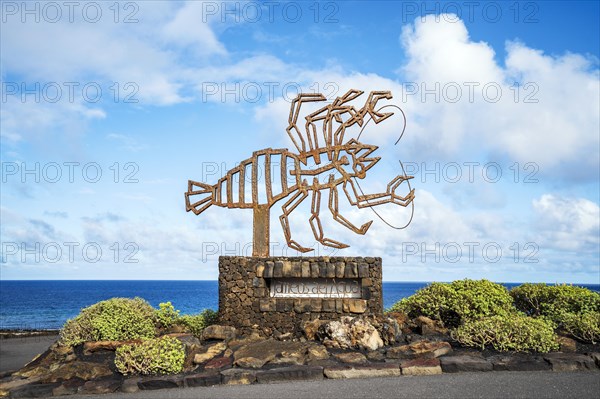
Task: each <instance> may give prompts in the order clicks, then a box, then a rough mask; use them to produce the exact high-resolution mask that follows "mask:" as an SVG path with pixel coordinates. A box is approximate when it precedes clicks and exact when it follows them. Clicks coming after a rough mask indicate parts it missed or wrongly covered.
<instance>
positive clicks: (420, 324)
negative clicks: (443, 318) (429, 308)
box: [414, 316, 448, 335]
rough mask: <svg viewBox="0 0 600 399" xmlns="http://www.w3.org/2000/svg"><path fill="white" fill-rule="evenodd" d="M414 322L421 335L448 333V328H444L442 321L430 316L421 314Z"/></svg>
mask: <svg viewBox="0 0 600 399" xmlns="http://www.w3.org/2000/svg"><path fill="white" fill-rule="evenodd" d="M414 322H415V324H416V325H417V329H418V331H419V332H420V333H421V335H436V334H441V335H446V334H448V329H447V328H444V325H443V324H442V323H441V322H439V321H437V320H432V319H430V318H429V317H425V316H419V317H417V318H416V319H415V320H414Z"/></svg>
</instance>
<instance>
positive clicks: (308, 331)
mask: <svg viewBox="0 0 600 399" xmlns="http://www.w3.org/2000/svg"><path fill="white" fill-rule="evenodd" d="M326 323H327V321H325V320H320V319H315V320H311V321H306V322H304V323H303V324H302V331H303V332H304V336H305V337H306V339H308V340H310V341H314V340H315V338H316V337H317V332H318V331H319V328H320V327H321V326H322V325H323V324H326Z"/></svg>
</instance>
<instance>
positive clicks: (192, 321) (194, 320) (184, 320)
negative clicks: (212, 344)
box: [177, 309, 218, 337]
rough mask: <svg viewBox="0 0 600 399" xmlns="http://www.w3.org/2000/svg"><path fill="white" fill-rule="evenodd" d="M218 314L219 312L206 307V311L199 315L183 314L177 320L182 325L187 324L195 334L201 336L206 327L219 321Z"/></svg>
mask: <svg viewBox="0 0 600 399" xmlns="http://www.w3.org/2000/svg"><path fill="white" fill-rule="evenodd" d="M217 315H218V314H217V312H215V311H214V310H211V309H205V310H204V311H202V313H200V314H197V315H193V316H191V315H184V316H181V317H180V318H179V319H178V320H177V323H178V324H180V325H182V326H185V327H186V328H187V329H188V330H189V331H190V332H191V333H192V334H194V335H195V336H197V337H200V335H201V334H202V330H204V328H206V327H208V326H210V325H211V324H215V323H216V322H217Z"/></svg>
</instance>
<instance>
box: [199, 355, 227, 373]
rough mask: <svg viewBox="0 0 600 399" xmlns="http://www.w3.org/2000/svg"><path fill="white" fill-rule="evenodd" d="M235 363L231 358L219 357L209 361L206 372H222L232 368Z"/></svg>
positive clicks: (205, 366) (205, 367)
mask: <svg viewBox="0 0 600 399" xmlns="http://www.w3.org/2000/svg"><path fill="white" fill-rule="evenodd" d="M232 363H233V361H232V359H231V357H217V358H214V359H212V360H209V361H208V362H207V363H206V364H205V365H204V369H205V370H222V369H225V368H229V367H231V365H232Z"/></svg>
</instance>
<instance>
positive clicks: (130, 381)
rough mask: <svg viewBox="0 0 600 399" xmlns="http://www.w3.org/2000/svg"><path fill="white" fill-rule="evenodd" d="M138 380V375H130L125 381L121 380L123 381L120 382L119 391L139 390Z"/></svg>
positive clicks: (139, 379)
mask: <svg viewBox="0 0 600 399" xmlns="http://www.w3.org/2000/svg"><path fill="white" fill-rule="evenodd" d="M140 381H141V378H139V377H131V378H127V379H125V381H123V383H122V384H121V392H125V393H134V392H137V391H139V390H140V387H139V386H138V382H140Z"/></svg>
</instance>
